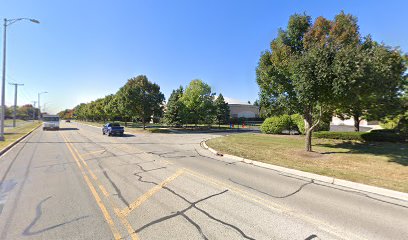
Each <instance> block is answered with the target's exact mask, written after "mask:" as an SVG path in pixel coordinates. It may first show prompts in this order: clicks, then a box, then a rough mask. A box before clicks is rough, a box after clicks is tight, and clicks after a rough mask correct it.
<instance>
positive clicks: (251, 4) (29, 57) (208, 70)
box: [0, 0, 408, 113]
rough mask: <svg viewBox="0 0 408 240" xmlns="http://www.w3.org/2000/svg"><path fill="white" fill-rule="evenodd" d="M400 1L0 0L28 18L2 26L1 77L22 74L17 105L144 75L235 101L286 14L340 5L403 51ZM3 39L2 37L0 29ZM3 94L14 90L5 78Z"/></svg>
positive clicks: (84, 96) (61, 102) (83, 97)
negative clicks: (196, 84) (199, 86)
mask: <svg viewBox="0 0 408 240" xmlns="http://www.w3.org/2000/svg"><path fill="white" fill-rule="evenodd" d="M407 9H408V1H404V0H401V1H362V0H360V1H304V0H298V1H255V0H254V1H249V0H248V1H236V0H228V1H227V0H226V1H221V0H214V1H213V0H202V1H199V0H197V1H194V0H185V1H184V0H182V1H181V0H171V1H170V0H166V1H164V0H163V1H159V0H155V1H150V0H145V1H136V0H127V1H125V0H118V1H112V0H109V1H108V0H106V1H102V0H98V1H90V0H66V1H59V0H49V1H41V0H31V1H28V0H27V1H18V0H3V1H1V3H0V17H1V18H4V17H7V18H17V17H30V18H36V19H38V20H40V21H41V24H39V25H36V24H32V23H30V22H19V23H16V24H14V25H12V26H10V28H9V29H8V48H7V51H8V55H7V56H8V58H7V64H8V67H7V81H8V82H21V83H24V84H25V86H23V87H21V88H19V89H20V91H19V104H24V103H28V102H30V101H32V100H36V99H37V93H38V92H39V91H48V92H49V94H46V95H44V96H43V98H42V99H43V100H42V103H46V110H47V111H49V112H54V113H55V112H57V111H59V110H62V109H64V108H72V107H74V106H75V105H76V104H78V103H80V102H88V101H91V100H94V99H96V98H98V97H102V96H104V95H107V94H110V93H115V92H116V91H117V90H118V89H119V87H121V86H122V85H123V84H124V83H125V82H126V80H127V79H128V78H130V77H133V76H137V75H139V74H145V75H147V76H148V78H149V79H150V80H151V81H154V82H156V83H158V84H159V85H160V86H161V89H162V92H163V93H164V94H165V95H166V99H167V98H168V97H169V95H170V93H171V91H172V90H173V89H174V88H176V87H178V86H179V85H183V86H185V85H187V84H188V82H189V81H190V80H192V79H195V78H199V79H202V80H203V81H205V82H207V83H209V84H210V85H211V86H212V89H213V91H214V92H216V93H217V94H218V93H220V92H221V93H222V94H223V95H224V96H226V97H230V98H234V99H239V100H241V101H245V102H246V101H248V100H250V101H251V102H252V101H254V100H255V99H256V98H257V95H258V87H257V84H256V82H255V68H256V66H257V62H258V59H259V56H260V53H261V51H263V50H265V49H267V48H268V47H269V43H270V41H271V40H272V39H273V38H274V37H275V36H276V34H277V30H278V28H279V27H285V26H286V24H287V21H288V18H289V16H290V15H291V14H294V13H303V12H306V13H307V14H309V15H311V16H312V17H313V18H316V17H318V16H324V17H326V18H330V19H332V18H333V16H334V15H335V14H337V13H339V12H340V11H341V10H344V11H345V12H346V13H351V14H353V15H355V16H357V17H358V20H359V25H360V31H361V33H362V34H364V35H366V34H371V35H372V36H373V38H374V39H375V40H377V41H383V42H385V43H386V44H388V45H391V46H400V47H401V49H402V50H403V51H405V52H406V51H407V50H408V29H407V21H408V20H407V13H406V11H407ZM1 40H2V38H1ZM6 91H7V93H6V103H7V104H8V105H12V104H13V96H14V89H13V88H12V87H11V86H7V89H6Z"/></svg>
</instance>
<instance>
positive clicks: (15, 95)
mask: <svg viewBox="0 0 408 240" xmlns="http://www.w3.org/2000/svg"><path fill="white" fill-rule="evenodd" d="M9 84H10V85H14V112H13V127H16V117H17V89H18V86H24V84H21V83H9Z"/></svg>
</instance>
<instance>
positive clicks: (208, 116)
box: [181, 79, 215, 125]
mask: <svg viewBox="0 0 408 240" xmlns="http://www.w3.org/2000/svg"><path fill="white" fill-rule="evenodd" d="M214 95H215V94H214V93H212V92H211V87H210V86H209V85H208V84H206V83H204V82H203V81H201V80H199V79H196V80H192V81H191V82H190V84H189V85H188V86H187V88H186V90H185V91H184V94H183V96H182V97H181V101H182V103H183V104H184V105H185V106H186V120H188V121H189V122H191V123H194V124H195V125H197V124H198V123H199V122H204V123H211V122H212V120H213V118H214V105H213V99H214Z"/></svg>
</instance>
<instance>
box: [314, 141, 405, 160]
mask: <svg viewBox="0 0 408 240" xmlns="http://www.w3.org/2000/svg"><path fill="white" fill-rule="evenodd" d="M316 146H320V147H326V148H333V149H347V150H348V151H346V152H343V153H356V154H372V155H377V156H386V157H388V158H389V160H388V161H389V162H395V163H398V164H401V165H403V166H408V144H407V143H389V142H370V143H365V142H352V141H344V142H339V143H324V144H316ZM335 153H341V152H340V151H332V152H330V151H326V152H322V153H321V154H335Z"/></svg>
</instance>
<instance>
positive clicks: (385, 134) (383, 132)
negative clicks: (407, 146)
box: [313, 129, 408, 142]
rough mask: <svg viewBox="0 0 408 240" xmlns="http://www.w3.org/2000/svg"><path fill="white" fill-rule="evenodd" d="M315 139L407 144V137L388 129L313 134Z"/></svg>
mask: <svg viewBox="0 0 408 240" xmlns="http://www.w3.org/2000/svg"><path fill="white" fill-rule="evenodd" d="M313 137H315V138H327V139H341V140H357V141H362V142H407V141H408V136H407V135H406V134H402V133H400V132H397V131H394V130H388V129H379V130H372V131H371V132H328V131H321V132H315V133H313Z"/></svg>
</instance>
